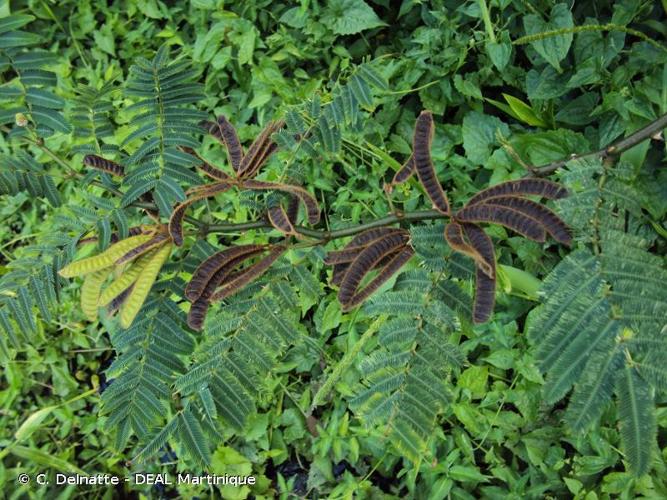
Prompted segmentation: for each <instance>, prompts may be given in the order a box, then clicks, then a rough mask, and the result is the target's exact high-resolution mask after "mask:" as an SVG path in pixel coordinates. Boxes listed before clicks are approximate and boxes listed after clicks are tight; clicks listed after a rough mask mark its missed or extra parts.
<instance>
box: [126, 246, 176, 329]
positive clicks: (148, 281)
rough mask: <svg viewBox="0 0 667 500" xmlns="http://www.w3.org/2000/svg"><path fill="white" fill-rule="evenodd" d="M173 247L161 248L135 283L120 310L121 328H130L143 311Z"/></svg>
mask: <svg viewBox="0 0 667 500" xmlns="http://www.w3.org/2000/svg"><path fill="white" fill-rule="evenodd" d="M171 246H172V245H171V243H167V244H166V245H165V246H163V247H162V248H160V249H159V250H158V251H157V252H156V253H155V255H154V256H153V258H152V259H151V260H150V261H149V262H148V264H147V265H146V267H145V268H144V269H143V272H142V273H141V275H140V276H139V279H137V281H136V282H135V283H134V288H133V289H132V291H131V292H130V296H129V297H128V298H127V300H126V301H125V303H124V304H123V306H122V307H121V310H120V326H122V327H123V328H129V327H130V325H131V324H132V322H133V321H134V318H135V317H136V316H137V313H138V312H139V309H141V306H142V305H143V303H144V301H145V300H146V297H147V296H148V292H150V290H151V287H152V286H153V282H155V279H156V278H157V275H158V273H159V272H160V268H161V267H162V264H164V261H165V260H167V257H169V254H170V253H171Z"/></svg>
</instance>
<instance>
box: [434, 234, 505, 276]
mask: <svg viewBox="0 0 667 500" xmlns="http://www.w3.org/2000/svg"><path fill="white" fill-rule="evenodd" d="M470 225H472V224H470ZM445 239H446V240H447V243H448V244H449V246H450V247H451V248H452V250H456V251H457V252H460V253H462V254H465V255H467V256H468V257H470V258H472V259H473V260H474V261H475V263H476V264H477V265H479V266H480V267H481V268H482V269H483V270H484V273H486V274H487V275H489V276H490V277H493V276H494V273H493V267H492V266H493V264H491V263H489V262H488V261H487V260H486V259H485V258H484V257H483V256H482V255H481V254H480V252H479V250H478V249H477V248H475V247H474V246H473V245H472V244H471V243H468V242H467V241H466V239H465V235H464V232H463V225H462V224H459V223H458V222H450V223H449V224H447V225H446V226H445ZM492 251H493V248H492Z"/></svg>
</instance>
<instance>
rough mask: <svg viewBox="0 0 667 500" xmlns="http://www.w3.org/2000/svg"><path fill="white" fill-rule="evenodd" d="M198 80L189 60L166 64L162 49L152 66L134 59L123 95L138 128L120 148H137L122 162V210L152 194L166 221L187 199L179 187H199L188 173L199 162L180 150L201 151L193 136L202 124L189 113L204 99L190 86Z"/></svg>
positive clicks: (165, 52) (167, 56)
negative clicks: (178, 203)
mask: <svg viewBox="0 0 667 500" xmlns="http://www.w3.org/2000/svg"><path fill="white" fill-rule="evenodd" d="M197 75H198V71H197V70H195V69H192V68H191V66H190V62H189V61H188V60H186V59H180V60H176V61H170V54H169V50H168V48H167V47H166V46H162V47H161V48H160V49H159V50H158V52H157V54H156V56H155V57H154V58H153V60H152V61H148V60H146V59H142V58H138V59H137V61H136V63H135V65H133V66H132V67H131V68H130V76H129V78H128V81H127V84H126V86H125V94H126V95H127V96H128V97H130V98H132V99H133V100H135V101H136V102H135V103H134V104H132V105H130V106H129V108H128V111H130V112H133V111H136V112H137V114H135V115H134V116H133V118H132V120H131V122H130V124H131V125H133V126H135V127H136V128H135V129H134V131H133V132H132V133H130V134H129V135H128V136H127V137H126V138H125V140H124V141H123V143H122V145H121V146H122V147H126V146H130V145H133V144H135V143H136V144H138V145H136V146H135V147H133V148H132V150H131V151H132V152H131V154H130V155H129V157H128V158H126V159H124V160H123V161H122V163H123V165H124V166H125V167H126V170H127V176H126V177H125V178H124V180H123V184H124V185H125V186H126V188H127V190H126V191H125V194H124V196H123V205H125V206H126V205H128V204H129V203H131V202H133V201H135V200H136V199H138V198H139V197H140V196H141V195H143V194H145V193H147V192H149V191H150V192H152V195H153V199H154V200H155V203H156V205H157V207H158V209H159V210H160V214H161V215H163V216H164V217H169V215H170V214H171V209H172V206H173V205H174V203H176V202H178V201H183V200H184V199H185V192H184V191H183V189H182V187H181V185H180V183H182V182H186V183H190V184H197V183H199V180H198V176H197V175H196V174H195V173H194V172H193V171H192V167H193V166H194V165H195V164H197V162H198V160H197V159H196V158H195V157H193V156H192V155H190V154H187V153H185V152H183V151H182V150H181V149H180V147H182V146H187V147H191V148H195V147H197V146H198V145H199V143H198V142H197V141H195V140H194V139H193V137H192V136H193V134H195V133H197V132H201V128H200V127H199V125H198V123H199V122H200V121H201V120H203V119H204V118H206V115H205V114H204V113H202V112H200V111H196V110H194V109H191V107H190V106H191V105H192V104H193V103H196V102H197V101H199V100H200V99H201V98H202V97H203V96H204V94H203V88H202V85H201V84H198V83H194V81H193V80H194V79H195V78H196V77H197Z"/></svg>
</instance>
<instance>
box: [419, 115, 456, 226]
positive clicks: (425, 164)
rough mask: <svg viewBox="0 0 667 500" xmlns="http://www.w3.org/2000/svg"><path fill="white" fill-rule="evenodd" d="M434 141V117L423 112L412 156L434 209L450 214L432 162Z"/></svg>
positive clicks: (445, 196) (420, 116)
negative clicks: (432, 141)
mask: <svg viewBox="0 0 667 500" xmlns="http://www.w3.org/2000/svg"><path fill="white" fill-rule="evenodd" d="M432 139H433V115H432V114H431V112H430V111H422V112H421V114H420V115H419V116H418V117H417V122H416V124H415V133H414V137H413V139H412V155H413V158H414V164H415V170H416V172H417V176H418V177H419V181H420V182H421V183H422V185H423V186H424V189H425V190H426V194H428V197H429V198H430V199H431V202H432V203H433V208H435V209H436V210H437V211H439V212H442V213H443V214H449V201H448V200H447V195H446V194H445V192H444V191H443V189H442V186H441V185H440V181H438V178H437V176H436V175H435V169H434V168H433V161H432V160H431V140H432Z"/></svg>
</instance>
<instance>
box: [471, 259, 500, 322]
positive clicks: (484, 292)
mask: <svg viewBox="0 0 667 500" xmlns="http://www.w3.org/2000/svg"><path fill="white" fill-rule="evenodd" d="M495 303H496V280H495V278H489V277H488V276H487V275H486V274H485V273H484V272H483V271H482V270H481V269H480V268H479V267H478V268H477V269H476V271H475V301H474V303H473V314H472V315H473V318H472V319H473V322H475V323H485V322H486V321H488V320H489V318H490V317H491V314H492V313H493V308H494V306H495Z"/></svg>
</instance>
